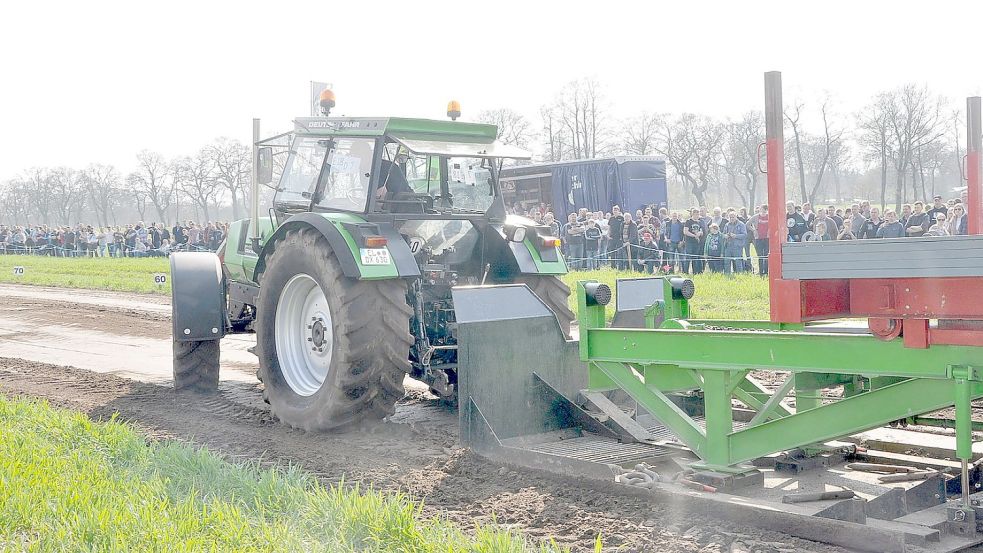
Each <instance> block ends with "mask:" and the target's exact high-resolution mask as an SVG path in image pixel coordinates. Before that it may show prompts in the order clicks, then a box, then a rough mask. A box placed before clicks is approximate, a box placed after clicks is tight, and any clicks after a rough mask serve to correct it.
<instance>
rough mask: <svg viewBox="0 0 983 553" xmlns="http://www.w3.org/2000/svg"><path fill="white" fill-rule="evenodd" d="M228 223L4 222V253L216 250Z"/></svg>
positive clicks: (0, 247)
mask: <svg viewBox="0 0 983 553" xmlns="http://www.w3.org/2000/svg"><path fill="white" fill-rule="evenodd" d="M227 231H228V226H227V225H226V224H224V223H219V222H215V223H212V222H208V223H206V224H204V225H202V224H198V223H196V222H194V221H188V222H187V223H183V224H182V223H177V224H175V225H174V226H172V227H167V226H166V225H162V224H158V223H151V224H150V225H146V224H144V222H143V221H140V222H137V223H135V224H131V225H126V226H115V227H93V226H90V225H84V224H77V225H75V226H74V227H72V226H52V227H49V226H48V225H27V226H7V225H0V254H11V255H49V256H56V257H107V256H108V257H166V256H167V255H169V254H170V253H171V252H174V251H216V250H217V249H218V247H219V245H220V244H221V243H222V241H223V240H224V239H225V235H226V232H227Z"/></svg>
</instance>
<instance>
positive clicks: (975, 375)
mask: <svg viewBox="0 0 983 553" xmlns="http://www.w3.org/2000/svg"><path fill="white" fill-rule="evenodd" d="M946 369H947V370H946V372H947V373H948V374H949V378H952V379H954V380H971V381H976V382H979V381H983V370H981V368H980V367H974V366H972V365H949V366H948V367H946Z"/></svg>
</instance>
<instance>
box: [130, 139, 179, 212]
mask: <svg viewBox="0 0 983 553" xmlns="http://www.w3.org/2000/svg"><path fill="white" fill-rule="evenodd" d="M137 166H138V169H137V173H136V174H137V175H138V176H139V177H140V178H139V179H130V178H127V184H128V185H130V184H132V185H136V186H139V187H140V191H141V192H143V193H144V197H145V200H146V201H149V202H150V203H151V204H153V206H154V209H155V210H157V216H158V217H159V218H160V221H161V222H162V223H164V224H167V223H168V221H169V219H168V217H167V211H168V209H170V207H171V203H172V202H173V201H174V179H173V178H172V177H171V174H170V171H171V166H170V164H169V163H168V162H167V160H165V159H164V156H162V155H160V154H159V153H157V152H151V151H149V150H143V151H141V152H140V153H139V154H137ZM140 217H141V218H144V216H143V214H142V213H141V215H140Z"/></svg>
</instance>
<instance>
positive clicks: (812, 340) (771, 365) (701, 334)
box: [580, 328, 983, 378]
mask: <svg viewBox="0 0 983 553" xmlns="http://www.w3.org/2000/svg"><path fill="white" fill-rule="evenodd" d="M580 332H581V340H580V348H581V354H582V355H584V353H586V355H585V356H584V357H582V358H584V359H585V360H596V361H614V362H619V363H634V364H638V365H645V364H647V363H658V364H662V365H676V366H679V367H682V368H688V369H714V370H726V371H731V370H735V369H766V370H768V369H770V370H788V371H792V372H817V373H830V372H832V373H837V374H849V375H853V374H856V375H863V376H896V377H905V378H912V377H914V378H949V372H948V367H949V366H952V365H969V366H976V367H983V349H981V348H978V347H970V346H949V345H945V346H942V345H936V346H932V347H931V348H926V349H908V348H905V347H904V345H903V344H902V343H901V341H898V340H894V341H890V342H884V341H881V340H878V339H876V338H874V337H873V336H869V335H843V334H829V333H809V332H774V333H767V332H754V331H742V330H726V331H707V330H650V329H617V328H592V329H584V328H581V331H580ZM585 350H586V351H585ZM834 354H835V356H836V361H835V363H833V362H829V361H827V360H828V359H829V358H830V356H831V355H834ZM831 365H833V366H831Z"/></svg>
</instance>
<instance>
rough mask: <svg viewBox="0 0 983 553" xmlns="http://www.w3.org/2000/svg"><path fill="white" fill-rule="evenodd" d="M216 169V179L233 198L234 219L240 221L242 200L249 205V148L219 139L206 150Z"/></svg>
mask: <svg viewBox="0 0 983 553" xmlns="http://www.w3.org/2000/svg"><path fill="white" fill-rule="evenodd" d="M206 150H207V152H208V156H209V158H210V159H211V163H212V166H213V168H214V173H215V179H216V180H217V182H218V183H220V184H221V185H222V186H223V187H225V189H226V190H228V191H229V195H230V196H231V197H232V218H233V219H236V220H237V219H239V205H240V203H239V202H240V200H241V201H242V204H243V205H245V204H247V203H248V199H247V192H246V191H247V190H248V189H249V178H250V169H251V168H250V167H249V163H250V155H251V153H250V151H249V147H248V146H246V145H245V144H243V143H242V142H239V141H238V140H231V139H228V138H219V139H217V140H216V141H215V142H214V143H213V144H211V145H210V146H208V147H207V148H206Z"/></svg>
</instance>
